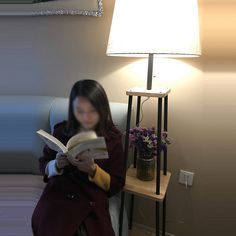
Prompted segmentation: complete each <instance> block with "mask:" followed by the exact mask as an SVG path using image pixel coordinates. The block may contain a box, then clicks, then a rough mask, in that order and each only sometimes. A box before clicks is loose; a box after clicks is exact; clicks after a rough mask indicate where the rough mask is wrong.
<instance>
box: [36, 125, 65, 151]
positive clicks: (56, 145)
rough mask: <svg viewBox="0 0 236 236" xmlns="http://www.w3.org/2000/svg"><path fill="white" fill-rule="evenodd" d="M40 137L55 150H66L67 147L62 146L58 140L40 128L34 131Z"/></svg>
mask: <svg viewBox="0 0 236 236" xmlns="http://www.w3.org/2000/svg"><path fill="white" fill-rule="evenodd" d="M36 133H37V134H38V135H39V136H40V138H41V139H42V140H43V141H44V142H45V143H46V144H47V145H48V146H49V147H50V148H51V149H52V150H54V151H57V152H61V151H62V152H63V153H65V152H67V148H66V147H65V146H64V144H63V143H62V142H60V141H59V140H58V139H57V138H55V137H54V136H53V135H51V134H49V133H47V132H46V131H44V130H42V129H40V130H38V131H37V132H36Z"/></svg>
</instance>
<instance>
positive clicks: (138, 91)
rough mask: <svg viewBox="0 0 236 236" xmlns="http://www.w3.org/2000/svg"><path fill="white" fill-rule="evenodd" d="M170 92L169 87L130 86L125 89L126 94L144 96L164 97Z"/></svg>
mask: <svg viewBox="0 0 236 236" xmlns="http://www.w3.org/2000/svg"><path fill="white" fill-rule="evenodd" d="M169 93H170V89H169V88H154V89H151V90H147V89H145V88H139V87H136V88H132V89H129V90H127V91H126V95H133V96H144V97H159V98H163V97H166V96H167V95H168V94H169Z"/></svg>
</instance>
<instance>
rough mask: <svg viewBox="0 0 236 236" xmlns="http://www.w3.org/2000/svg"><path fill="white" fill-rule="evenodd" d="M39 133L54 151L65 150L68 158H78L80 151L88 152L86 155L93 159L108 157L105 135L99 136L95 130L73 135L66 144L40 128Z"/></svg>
mask: <svg viewBox="0 0 236 236" xmlns="http://www.w3.org/2000/svg"><path fill="white" fill-rule="evenodd" d="M37 134H38V135H39V136H40V138H42V140H43V141H44V142H45V143H46V144H47V145H48V147H49V148H51V149H52V150H54V151H57V152H63V153H64V154H66V155H67V157H68V160H70V159H72V160H76V156H77V155H78V154H79V153H82V152H86V156H89V157H91V158H93V159H106V158H108V152H107V146H106V142H105V139H104V137H98V136H97V135H96V133H95V132H94V131H85V132H81V133H79V134H76V135H74V136H73V137H71V138H70V139H69V140H68V142H67V144H66V146H65V145H64V144H63V143H62V142H60V141H59V140H58V139H57V138H55V137H54V136H53V135H51V134H49V133H47V132H46V131H44V130H42V129H40V130H38V131H37Z"/></svg>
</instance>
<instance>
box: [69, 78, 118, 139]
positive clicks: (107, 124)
mask: <svg viewBox="0 0 236 236" xmlns="http://www.w3.org/2000/svg"><path fill="white" fill-rule="evenodd" d="M78 96H81V97H84V98H86V99H88V101H89V102H90V103H91V104H92V105H93V106H94V108H95V109H96V110H97V112H98V114H99V117H100V120H99V122H98V125H97V126H96V130H95V131H96V133H97V134H98V135H103V136H106V134H107V132H108V131H109V130H111V129H112V127H114V123H113V121H112V117H111V111H110V106H109V102H108V98H107V95H106V92H105V90H104V89H103V87H102V86H101V84H99V83H98V82H97V81H95V80H89V79H86V80H79V81H77V82H76V83H75V84H74V85H73V87H72V89H71V92H70V99H69V110H68V121H67V124H66V130H65V132H66V134H67V135H68V136H73V135H74V134H76V133H77V132H78V129H79V128H80V126H81V124H80V123H79V122H78V121H77V119H76V117H75V116H74V112H73V101H74V99H75V98H76V97H78Z"/></svg>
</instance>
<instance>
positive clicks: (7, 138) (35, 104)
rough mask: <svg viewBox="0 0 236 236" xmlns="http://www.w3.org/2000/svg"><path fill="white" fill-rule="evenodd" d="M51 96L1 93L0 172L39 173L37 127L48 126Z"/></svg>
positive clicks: (41, 144) (39, 153)
mask: <svg viewBox="0 0 236 236" xmlns="http://www.w3.org/2000/svg"><path fill="white" fill-rule="evenodd" d="M53 100H54V98H53V97H41V96H20V95H19V96H10V95H8V96H7V95H5V96H0V107H1V109H0V130H1V132H0V173H35V174H37V173H39V170H38V157H39V156H40V155H41V153H42V148H43V143H42V142H41V141H40V138H39V137H38V136H37V135H36V133H35V132H36V131H37V130H38V129H45V130H48V131H49V130H50V128H49V112H50V108H51V105H52V103H53Z"/></svg>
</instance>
